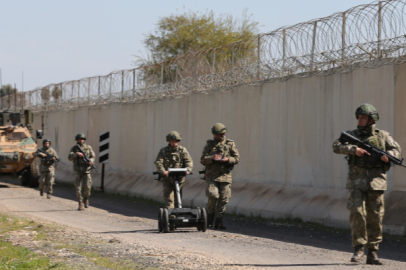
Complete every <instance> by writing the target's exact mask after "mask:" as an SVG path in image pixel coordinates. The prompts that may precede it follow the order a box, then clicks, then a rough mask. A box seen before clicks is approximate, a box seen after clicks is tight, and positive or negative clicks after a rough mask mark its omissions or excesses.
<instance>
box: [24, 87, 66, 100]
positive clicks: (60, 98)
mask: <svg viewBox="0 0 406 270" xmlns="http://www.w3.org/2000/svg"><path fill="white" fill-rule="evenodd" d="M60 87H61V88H60V89H61V95H60V96H59V102H60V103H62V98H63V90H62V83H61V86H60ZM30 99H31V95H30Z"/></svg>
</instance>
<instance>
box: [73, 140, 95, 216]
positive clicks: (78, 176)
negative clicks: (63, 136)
mask: <svg viewBox="0 0 406 270" xmlns="http://www.w3.org/2000/svg"><path fill="white" fill-rule="evenodd" d="M75 140H76V142H77V144H78V145H79V146H80V147H81V148H82V150H83V152H85V154H86V155H87V157H88V158H89V159H90V160H91V162H89V163H86V162H85V161H84V160H83V154H82V153H80V152H78V149H77V147H76V146H73V147H72V148H71V150H70V151H69V156H68V159H69V160H70V161H73V171H74V173H75V188H76V198H77V200H78V202H79V208H78V210H79V211H83V210H85V209H84V208H83V205H84V206H85V208H88V207H89V196H90V190H91V189H92V177H91V175H90V172H91V170H92V168H91V166H92V165H93V162H94V158H95V154H94V152H93V149H92V147H91V146H90V145H87V144H85V141H86V136H85V134H83V133H79V134H78V135H76V137H75ZM82 186H83V189H84V191H83V197H84V200H83V202H82Z"/></svg>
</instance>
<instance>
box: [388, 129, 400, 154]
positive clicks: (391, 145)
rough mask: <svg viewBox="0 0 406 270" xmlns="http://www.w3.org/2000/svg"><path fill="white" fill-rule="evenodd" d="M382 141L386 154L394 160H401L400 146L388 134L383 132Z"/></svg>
mask: <svg viewBox="0 0 406 270" xmlns="http://www.w3.org/2000/svg"><path fill="white" fill-rule="evenodd" d="M384 139H385V147H386V151H387V152H388V154H389V155H392V156H394V157H396V158H402V149H401V148H400V145H399V144H398V143H397V142H396V141H395V140H394V139H393V138H392V136H391V135H390V134H389V133H387V132H385V133H384Z"/></svg>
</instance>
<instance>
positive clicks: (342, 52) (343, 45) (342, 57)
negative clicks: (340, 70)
mask: <svg viewBox="0 0 406 270" xmlns="http://www.w3.org/2000/svg"><path fill="white" fill-rule="evenodd" d="M346 20H347V14H346V13H345V12H343V25H342V30H341V49H342V50H341V61H342V64H343V65H345V35H346V33H345V25H346Z"/></svg>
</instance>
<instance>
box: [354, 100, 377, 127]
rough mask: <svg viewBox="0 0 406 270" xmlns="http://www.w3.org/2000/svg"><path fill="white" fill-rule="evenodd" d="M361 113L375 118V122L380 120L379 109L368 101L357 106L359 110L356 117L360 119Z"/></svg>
mask: <svg viewBox="0 0 406 270" xmlns="http://www.w3.org/2000/svg"><path fill="white" fill-rule="evenodd" d="M360 114H362V115H368V116H370V117H371V118H372V119H374V120H375V122H376V121H378V120H379V114H378V111H377V110H376V109H375V107H374V106H372V105H371V104H368V103H364V104H362V105H361V106H359V107H358V108H357V110H356V111H355V118H356V119H358V115H360Z"/></svg>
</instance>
